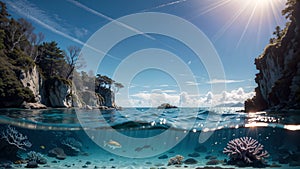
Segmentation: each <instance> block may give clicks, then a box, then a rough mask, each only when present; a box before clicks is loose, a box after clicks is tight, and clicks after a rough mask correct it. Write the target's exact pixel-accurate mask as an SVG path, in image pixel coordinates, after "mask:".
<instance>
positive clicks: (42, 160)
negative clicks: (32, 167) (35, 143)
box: [26, 151, 47, 164]
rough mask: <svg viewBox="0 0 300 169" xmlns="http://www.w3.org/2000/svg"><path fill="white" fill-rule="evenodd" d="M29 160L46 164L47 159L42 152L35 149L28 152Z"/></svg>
mask: <svg viewBox="0 0 300 169" xmlns="http://www.w3.org/2000/svg"><path fill="white" fill-rule="evenodd" d="M26 159H27V160H28V161H35V162H37V163H38V164H46V163H47V159H46V158H44V156H43V155H42V154H41V153H37V152H35V151H30V152H29V153H27V158H26Z"/></svg>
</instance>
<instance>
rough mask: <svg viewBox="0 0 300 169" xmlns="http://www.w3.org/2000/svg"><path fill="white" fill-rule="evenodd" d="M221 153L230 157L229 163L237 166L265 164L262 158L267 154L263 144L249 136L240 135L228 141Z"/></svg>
mask: <svg viewBox="0 0 300 169" xmlns="http://www.w3.org/2000/svg"><path fill="white" fill-rule="evenodd" d="M223 153H225V154H227V155H228V157H229V158H230V161H229V162H228V163H229V164H233V165H238V166H254V167H257V166H265V162H264V159H265V158H267V157H268V156H269V154H268V152H267V151H265V150H264V146H263V145H261V144H259V143H258V141H257V140H255V139H252V138H251V137H241V138H237V139H233V140H231V141H229V142H228V144H227V147H225V148H224V151H223Z"/></svg>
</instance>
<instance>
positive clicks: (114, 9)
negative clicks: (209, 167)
mask: <svg viewBox="0 0 300 169" xmlns="http://www.w3.org/2000/svg"><path fill="white" fill-rule="evenodd" d="M4 2H5V3H6V4H7V8H8V11H9V13H10V14H11V15H12V17H14V18H25V19H27V20H28V21H29V22H31V23H32V24H33V26H34V27H35V32H42V33H43V34H44V35H45V41H57V42H58V44H59V46H60V47H61V49H64V50H65V49H66V48H67V47H68V46H71V45H76V46H79V47H83V46H84V45H86V46H89V44H88V43H87V42H88V40H89V39H92V38H95V37H96V38H98V39H97V40H98V41H97V42H99V46H101V45H105V43H106V42H107V41H109V40H111V39H114V38H115V37H117V36H119V35H118V32H115V33H112V34H107V35H106V36H100V37H97V31H98V32H99V30H100V31H101V30H102V28H103V27H104V26H105V25H107V24H111V23H114V24H115V25H117V26H118V28H119V29H122V30H124V31H133V32H134V33H135V34H136V35H135V36H131V37H128V38H126V39H123V40H122V41H120V42H118V43H116V44H115V45H114V46H113V47H112V48H111V49H110V50H109V51H108V52H107V53H105V55H104V57H103V58H101V59H100V60H101V62H100V63H98V62H96V63H93V62H95V60H97V59H95V60H94V59H90V58H88V57H87V58H85V60H86V62H88V63H89V62H90V64H96V65H97V69H91V70H92V71H93V72H94V73H100V74H103V75H107V76H109V77H116V78H117V79H115V80H116V81H118V82H120V83H122V84H123V85H124V86H125V87H124V88H123V89H120V90H119V91H118V92H116V103H117V104H118V105H119V106H123V107H155V106H158V105H160V104H162V103H165V102H169V103H171V104H174V105H178V106H180V105H181V106H191V107H195V106H209V105H211V104H213V105H218V104H221V103H238V102H243V101H244V100H245V99H247V98H250V97H252V96H253V95H254V92H253V91H254V88H255V87H256V84H255V82H254V78H255V74H256V73H257V70H256V69H255V65H254V59H255V58H256V57H258V56H259V55H260V54H262V52H263V50H264V48H265V46H266V45H267V44H268V43H269V39H270V38H271V37H273V35H272V33H273V32H274V30H275V27H276V26H277V25H279V26H280V27H284V25H285V23H286V20H285V17H284V16H282V15H281V10H282V9H284V6H285V2H286V0H160V1H159V0H130V1H129V0H110V1H108V0H107V1H83V0H78V1H75V0H51V1H50V0H48V1H47V0H45V1H39V0H30V1H29V0H13V1H10V0H4ZM145 12H159V13H163V14H171V15H174V16H177V17H179V18H181V19H183V20H184V21H187V22H188V23H190V24H192V25H194V26H195V27H196V28H197V29H199V30H200V31H201V32H202V33H203V35H204V36H205V38H206V40H208V41H209V45H212V46H213V47H214V49H215V52H216V54H217V56H218V59H219V60H220V63H221V64H222V69H224V74H225V78H214V77H211V76H210V72H209V71H210V70H208V69H207V68H208V67H209V66H208V65H205V62H203V60H201V57H212V56H198V55H197V53H195V52H194V50H192V49H191V46H189V45H187V44H184V42H183V41H180V40H178V39H175V38H173V37H168V36H166V35H164V34H155V33H153V34H151V33H148V32H147V34H146V33H144V32H143V31H142V30H139V29H136V28H135V27H134V26H131V25H130V24H127V23H124V22H119V18H122V17H126V16H128V15H133V14H137V13H145ZM116 19H117V21H116ZM160 20H161V18H157V19H153V20H142V19H141V20H139V21H138V22H139V23H142V24H143V23H144V24H145V25H146V24H151V25H154V26H157V27H160V26H161V25H166V27H168V22H164V23H162V22H160ZM180 27H181V25H178V28H177V27H168V29H169V32H170V34H171V33H175V30H176V29H180ZM181 33H182V36H185V35H187V36H190V35H191V32H190V31H189V30H182V31H181V32H180V34H181ZM191 36H193V35H191ZM193 42H195V43H199V46H201V47H203V46H205V44H203V42H202V41H201V40H200V39H199V40H198V39H196V36H195V39H193ZM97 45H98V44H97ZM97 45H96V46H97ZM99 46H97V47H99ZM97 47H95V46H92V48H97ZM204 48H205V47H204ZM100 49H102V48H101V47H100ZM156 49H160V50H156ZM204 50H205V49H204ZM149 51H150V53H149ZM97 52H103V51H102V50H98V48H97ZM97 52H96V53H95V54H94V55H93V57H97V56H98V54H97ZM150 55H151V56H150ZM168 57H170V59H165V58H168ZM172 57H173V58H175V59H174V60H173V59H172ZM199 57H200V59H199ZM132 58H135V60H131V61H130V62H129V60H130V59H132ZM140 58H141V59H140ZM154 59H155V62H153V60H154ZM97 61H99V59H98V60H97ZM152 62H153V63H152ZM126 63H127V67H126V66H124V65H125V64H126ZM151 64H154V65H155V64H156V65H157V67H155V66H153V65H151ZM143 65H145V66H144V67H143ZM159 65H160V66H162V67H164V66H165V70H164V69H159ZM216 65H217V64H216ZM122 66H123V69H126V71H123V70H122V69H120V67H122ZM139 66H140V67H141V68H140V69H135V68H137V67H139ZM210 66H212V67H213V66H214V65H210ZM183 67H184V68H186V69H187V70H186V72H188V73H190V74H188V75H187V74H186V72H185V70H183V69H184V68H183ZM128 69H130V70H128ZM131 69H132V70H131ZM216 69H218V68H216ZM88 70H89V68H86V71H88ZM134 70H135V71H136V72H133V74H132V75H130V77H128V78H129V80H126V78H127V73H128V76H129V73H130V72H129V71H134ZM178 70H179V71H178ZM117 71H120V72H122V73H121V74H120V73H119V74H117V75H116V72H117ZM127 71H128V72H127ZM170 71H171V72H170ZM117 73H118V72H117ZM121 75H122V77H121ZM184 76H191V77H184ZM221 77H222V76H221ZM124 79H125V80H124ZM191 79H192V80H191ZM219 84H220V85H225V86H226V89H224V90H221V91H215V90H212V89H213V87H212V86H213V85H219ZM195 90H197V92H195Z"/></svg>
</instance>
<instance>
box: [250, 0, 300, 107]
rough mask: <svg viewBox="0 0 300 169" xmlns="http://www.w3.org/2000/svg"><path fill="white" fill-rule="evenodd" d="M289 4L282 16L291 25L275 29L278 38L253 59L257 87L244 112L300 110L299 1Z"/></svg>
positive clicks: (273, 39) (272, 40)
mask: <svg viewBox="0 0 300 169" xmlns="http://www.w3.org/2000/svg"><path fill="white" fill-rule="evenodd" d="M288 3H289V6H288V7H287V8H286V9H285V10H287V11H288V12H287V11H286V12H283V13H288V14H289V15H288V16H289V17H288V18H289V19H290V22H288V24H287V26H286V28H284V29H283V30H280V27H278V28H279V29H278V30H277V32H274V33H275V34H278V35H277V36H278V37H276V39H275V38H272V39H270V41H271V42H270V45H268V46H267V47H266V48H265V50H264V52H263V54H261V55H260V56H259V57H258V58H256V59H255V65H256V69H257V70H259V73H258V74H256V77H255V82H256V83H257V85H258V87H256V88H255V92H256V96H254V97H253V98H251V99H248V100H247V101H246V102H245V111H246V112H257V111H262V110H267V111H280V110H286V111H288V110H295V109H298V110H299V109H300V33H299V32H300V1H289V2H288ZM285 10H284V11H285ZM286 15H287V14H286Z"/></svg>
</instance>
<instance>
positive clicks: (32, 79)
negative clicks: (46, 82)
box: [19, 66, 42, 103]
mask: <svg viewBox="0 0 300 169" xmlns="http://www.w3.org/2000/svg"><path fill="white" fill-rule="evenodd" d="M19 79H20V81H21V83H22V85H23V86H24V87H28V88H29V89H30V90H31V91H32V94H33V96H34V101H35V102H37V103H40V102H41V95H40V92H41V86H42V79H41V76H40V74H39V72H38V71H37V68H36V66H34V67H33V68H32V69H30V70H27V71H24V70H21V73H20V77H19Z"/></svg>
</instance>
